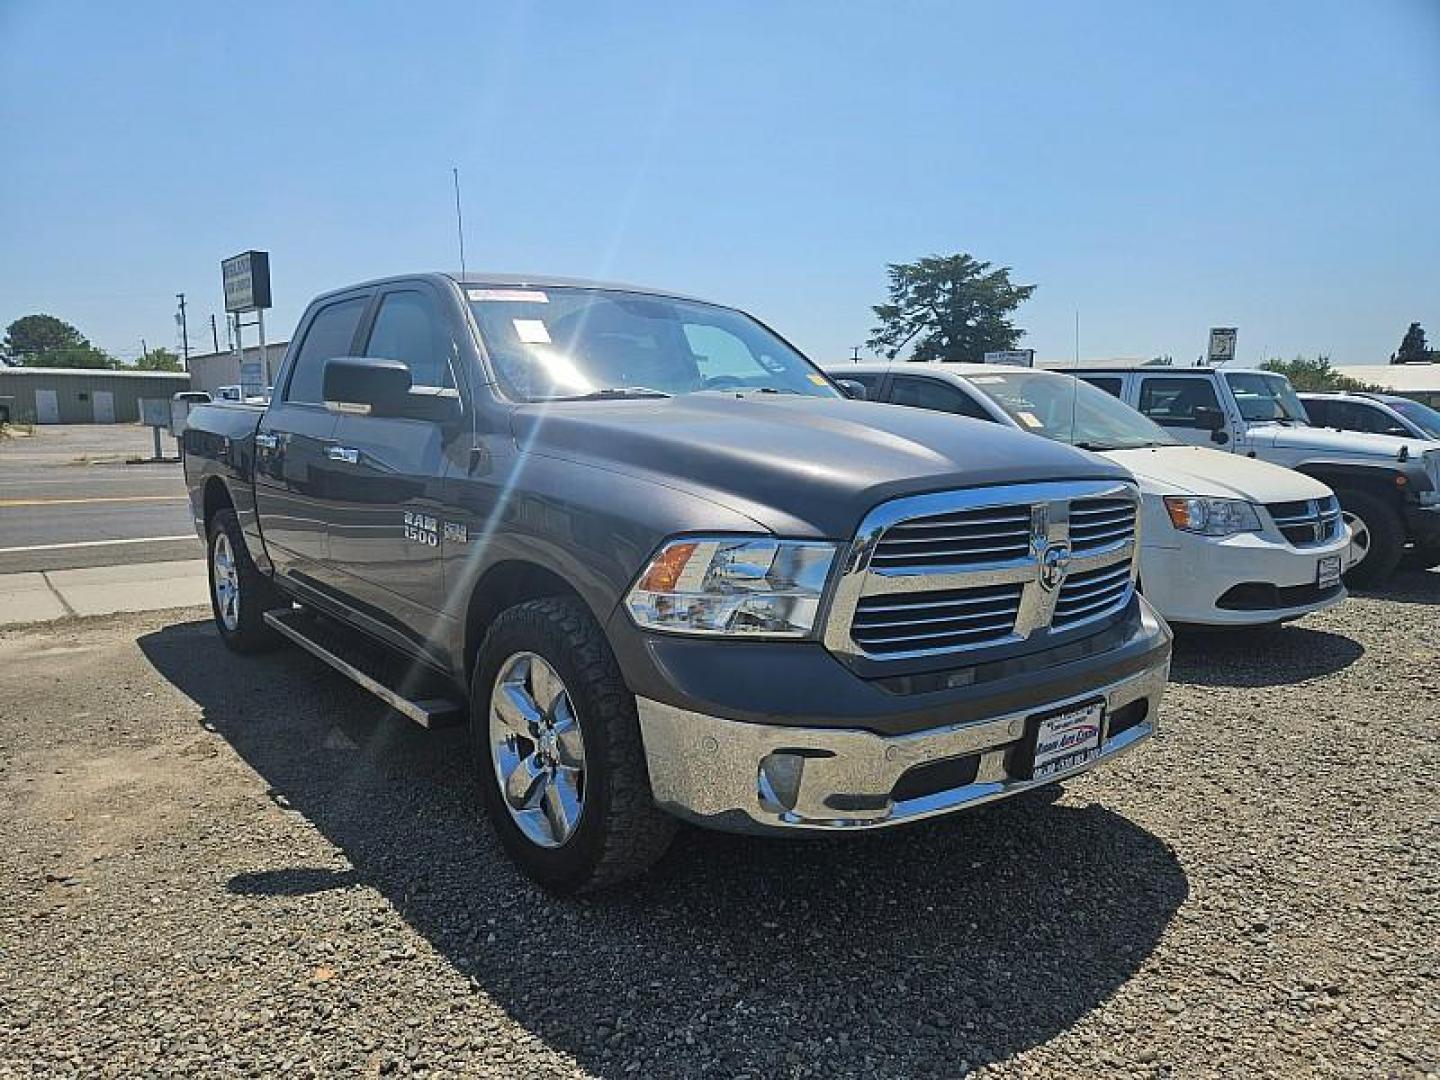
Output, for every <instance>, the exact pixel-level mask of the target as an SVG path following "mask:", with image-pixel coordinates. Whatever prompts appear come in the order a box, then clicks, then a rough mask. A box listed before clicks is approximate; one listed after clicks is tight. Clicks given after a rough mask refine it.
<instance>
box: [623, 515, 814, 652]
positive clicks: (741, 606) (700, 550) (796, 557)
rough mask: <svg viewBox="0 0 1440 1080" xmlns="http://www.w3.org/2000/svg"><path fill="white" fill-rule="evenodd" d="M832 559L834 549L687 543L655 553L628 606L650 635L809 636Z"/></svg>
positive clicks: (719, 540) (743, 540)
mask: <svg viewBox="0 0 1440 1080" xmlns="http://www.w3.org/2000/svg"><path fill="white" fill-rule="evenodd" d="M834 559H835V545H834V544H824V543H813V542H802V541H798V540H773V539H768V538H761V537H740V536H734V537H708V536H706V537H682V538H680V539H676V540H671V541H669V542H668V543H666V544H665V545H664V546H663V547H662V548H661V549H660V550H659V551H658V552H656V554H655V557H654V558H652V559H651V560H650V565H649V566H647V567H646V568H645V570H644V572H643V573H642V574H641V575H640V577H639V579H638V580H637V581H636V582H635V587H634V588H632V589H631V590H630V594H629V595H628V596H627V597H626V598H625V606H626V607H627V608H628V609H629V611H630V615H631V617H632V618H633V619H634V620H635V622H636V623H637V624H638V625H639V626H641V627H643V628H644V629H646V630H666V631H670V632H672V633H677V634H712V635H723V636H727V637H792V638H798V637H804V636H805V635H807V634H809V633H810V631H811V630H812V629H814V626H815V619H816V616H817V615H818V614H819V611H820V599H821V596H822V595H823V594H824V591H825V579H826V577H827V576H828V575H829V573H830V564H831V563H832V562H833V561H834Z"/></svg>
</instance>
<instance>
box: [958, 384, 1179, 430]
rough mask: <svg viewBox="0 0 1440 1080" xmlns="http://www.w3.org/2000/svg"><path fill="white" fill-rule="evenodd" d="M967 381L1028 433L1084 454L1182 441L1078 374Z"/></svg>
mask: <svg viewBox="0 0 1440 1080" xmlns="http://www.w3.org/2000/svg"><path fill="white" fill-rule="evenodd" d="M967 378H968V379H969V381H970V383H971V385H973V386H974V387H975V389H977V390H979V391H980V392H981V393H983V394H985V395H986V396H987V397H989V398H990V399H991V400H992V401H994V402H995V404H997V405H999V406H1000V408H1002V409H1004V410H1005V413H1006V415H1008V416H1009V417H1010V418H1011V419H1012V420H1014V421H1015V423H1017V424H1019V425H1020V427H1021V428H1023V429H1024V430H1025V431H1029V432H1031V433H1033V434H1035V435H1044V436H1045V437H1047V438H1050V439H1055V440H1057V441H1058V442H1066V443H1071V444H1072V445H1074V446H1078V447H1080V448H1081V449H1083V450H1138V449H1140V448H1141V447H1145V446H1174V445H1175V444H1176V442H1177V440H1176V439H1175V438H1173V437H1172V436H1171V435H1170V434H1169V433H1168V432H1167V431H1166V430H1165V429H1164V428H1162V427H1161V426H1160V425H1159V424H1157V423H1155V422H1154V421H1153V420H1151V419H1150V418H1149V417H1146V416H1143V415H1142V414H1140V413H1138V412H1136V411H1135V410H1134V409H1132V408H1130V406H1129V405H1126V404H1125V403H1124V402H1123V401H1120V400H1118V399H1117V398H1114V397H1112V396H1111V395H1109V394H1107V393H1106V392H1105V391H1104V390H1100V389H1097V388H1096V387H1094V386H1091V385H1090V384H1089V383H1087V382H1085V381H1084V380H1082V379H1077V378H1075V377H1074V376H1072V375H1063V374H1060V373H1058V372H1052V371H1028V370H1023V369H1014V368H997V369H996V370H995V371H994V372H993V373H991V372H986V373H984V374H982V375H969V376H967Z"/></svg>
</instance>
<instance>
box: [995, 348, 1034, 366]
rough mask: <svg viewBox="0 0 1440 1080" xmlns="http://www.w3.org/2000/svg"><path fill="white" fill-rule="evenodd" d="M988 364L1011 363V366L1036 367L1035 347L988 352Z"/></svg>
mask: <svg viewBox="0 0 1440 1080" xmlns="http://www.w3.org/2000/svg"><path fill="white" fill-rule="evenodd" d="M985 363H987V364H1009V365H1010V366H1011V367H1034V366H1035V350H1034V349H1006V350H1003V351H1001V352H987V353H986V354H985Z"/></svg>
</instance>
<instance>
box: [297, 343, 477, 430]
mask: <svg viewBox="0 0 1440 1080" xmlns="http://www.w3.org/2000/svg"><path fill="white" fill-rule="evenodd" d="M322 392H323V394H324V397H325V407H326V408H327V409H329V410H330V411H331V412H338V413H350V414H353V415H358V416H376V417H392V418H397V419H406V420H429V421H432V422H434V423H438V424H447V423H451V422H453V421H455V420H458V419H459V418H460V395H459V393H458V392H457V391H455V390H447V389H440V388H438V387H424V388H422V389H419V390H416V389H412V388H411V386H410V369H409V368H408V367H406V366H405V365H404V364H402V363H401V362H400V361H399V360H384V359H380V358H378V357H371V356H337V357H334V358H332V359H330V360H327V361H325V378H324V381H323V386H322Z"/></svg>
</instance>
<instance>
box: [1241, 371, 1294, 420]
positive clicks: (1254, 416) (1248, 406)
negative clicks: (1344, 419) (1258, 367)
mask: <svg viewBox="0 0 1440 1080" xmlns="http://www.w3.org/2000/svg"><path fill="white" fill-rule="evenodd" d="M1225 381H1226V382H1228V383H1229V384H1230V392H1231V393H1233V394H1234V395H1235V403H1236V404H1237V405H1239V406H1240V415H1241V416H1243V417H1244V418H1245V419H1246V420H1298V421H1299V422H1300V423H1302V424H1308V423H1309V422H1310V417H1309V416H1307V415H1306V413H1305V406H1304V405H1302V404H1300V399H1299V398H1298V397H1296V396H1295V389H1294V387H1292V386H1291V385H1290V380H1289V379H1287V378H1285V376H1284V375H1261V374H1259V373H1258V372H1254V371H1235V372H1230V373H1228V374H1226V376H1225Z"/></svg>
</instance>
